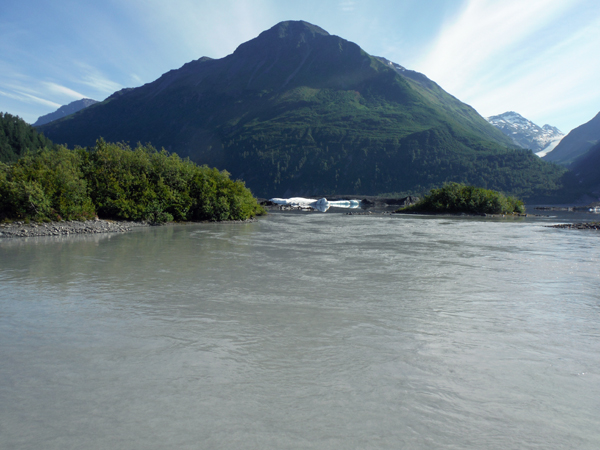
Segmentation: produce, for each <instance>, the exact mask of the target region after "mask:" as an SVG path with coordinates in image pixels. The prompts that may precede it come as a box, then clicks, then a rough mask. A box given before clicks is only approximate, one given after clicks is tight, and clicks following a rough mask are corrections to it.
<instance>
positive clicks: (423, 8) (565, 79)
mask: <svg viewBox="0 0 600 450" xmlns="http://www.w3.org/2000/svg"><path fill="white" fill-rule="evenodd" d="M282 20H306V21H308V22H311V23H313V24H315V25H319V26H320V27H322V28H324V29H325V30H327V31H328V32H330V33H331V34H335V35H338V36H341V37H343V38H345V39H348V40H350V41H353V42H356V43H357V44H358V45H360V46H361V47H362V48H363V49H364V50H366V51H367V52H368V53H370V54H372V55H377V56H384V57H386V58H387V59H390V60H392V61H394V62H396V63H398V64H401V65H403V66H405V67H407V68H409V69H413V70H417V71H419V72H422V73H424V74H425V75H427V76H428V77H429V78H431V79H432V80H434V81H436V82H437V83H438V84H440V85H441V86H442V87H443V88H444V89H445V90H446V91H448V92H449V93H451V94H452V95H454V96H455V97H457V98H459V99H460V100H462V101H464V102H465V103H468V104H470V105H471V106H473V107H474V108H475V109H477V111H479V113H480V114H481V115H483V116H489V115H494V114H499V113H502V112H505V111H510V110H512V111H516V112H518V113H520V114H522V115H523V116H525V117H527V118H528V119H530V120H532V121H534V122H535V123H537V124H538V125H540V126H541V125H543V124H546V123H549V124H551V125H554V126H557V127H558V128H560V129H561V130H562V131H563V132H565V133H566V132H568V131H570V130H571V129H572V128H574V127H576V126H578V125H580V124H582V123H584V122H587V121H588V120H590V119H591V118H592V117H594V116H595V115H596V114H597V113H598V112H599V111H600V82H599V80H600V58H599V57H598V54H599V52H600V2H599V1H598V0H527V1H525V0H502V1H500V0H420V1H418V0H396V1H391V0H370V1H362V0H331V1H329V0H304V1H302V2H300V1H293V2H292V1H286V2H283V1H281V0H220V1H218V2H217V1H206V0H170V1H164V0H120V1H113V0H102V1H95V0H88V1H81V0H77V1H75V0H54V1H52V2H49V1H46V0H44V1H42V0H18V1H15V0H2V2H1V3H0V111H4V112H9V113H11V114H14V115H19V116H20V117H22V118H23V119H25V120H26V121H28V122H30V123H31V122H34V121H35V120H36V119H37V117H38V116H40V115H43V114H47V113H49V112H52V111H54V110H56V109H57V108H58V107H59V106H60V105H64V104H67V103H70V102H71V101H73V100H77V99H79V98H83V97H89V98H93V99H96V100H103V99H105V98H106V97H107V96H109V95H110V94H112V93H113V92H114V91H116V90H118V89H121V88H123V87H136V86H140V85H142V84H144V83H148V82H150V81H153V80H155V79H156V78H158V77H159V76H160V75H162V74H163V73H165V72H167V71H169V70H171V69H176V68H179V67H181V66H182V65H183V64H185V63H186V62H189V61H191V60H194V59H198V58H200V57H202V56H210V57H212V58H221V57H224V56H226V55H228V54H230V53H231V52H233V51H234V50H235V48H236V47H237V46H238V45H239V44H241V43H242V42H245V41H247V40H249V39H252V38H254V37H256V36H257V35H258V34H259V33H260V32H261V31H263V30H265V29H268V28H270V27H271V26H273V25H275V24H276V23H278V22H280V21H282Z"/></svg>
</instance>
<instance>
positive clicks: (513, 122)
mask: <svg viewBox="0 0 600 450" xmlns="http://www.w3.org/2000/svg"><path fill="white" fill-rule="evenodd" d="M487 121H488V122H489V123H491V124H492V125H494V126H495V127H496V128H498V129H499V130H501V131H502V132H503V133H504V134H505V135H507V136H508V137H510V138H511V139H512V141H513V143H514V144H515V145H517V146H519V147H521V148H524V149H529V150H531V151H532V152H533V153H535V154H537V155H538V156H540V157H542V156H545V155H546V154H547V153H548V152H551V151H552V150H553V149H554V148H555V147H556V146H557V145H558V143H559V142H560V141H561V139H562V138H563V137H564V136H565V135H564V134H563V133H562V132H561V131H560V130H559V129H558V128H556V127H553V126H550V125H544V126H543V127H541V128H540V127H539V126H538V125H536V124H535V123H533V122H532V121H531V120H527V119H526V118H525V117H523V116H522V115H520V114H518V113H516V112H514V111H509V112H505V113H503V114H499V115H497V116H491V117H488V118H487Z"/></svg>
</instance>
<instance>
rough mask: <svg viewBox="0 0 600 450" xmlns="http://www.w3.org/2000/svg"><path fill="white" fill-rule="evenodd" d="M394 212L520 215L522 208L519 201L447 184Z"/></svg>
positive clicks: (494, 192) (484, 191) (486, 191)
mask: <svg viewBox="0 0 600 450" xmlns="http://www.w3.org/2000/svg"><path fill="white" fill-rule="evenodd" d="M396 212H399V213H407V212H424V213H437V214H442V213H467V214H523V213H524V212H525V206H524V205H523V202H522V201H521V200H518V199H516V198H514V197H506V196H505V195H504V194H502V193H501V192H497V191H492V190H490V189H483V188H478V187H475V186H466V185H464V184H460V183H449V184H447V185H445V186H444V187H442V188H440V189H432V190H431V192H430V193H429V194H428V195H426V196H425V197H424V198H423V199H422V200H420V201H419V202H417V203H415V204H414V205H410V206H407V207H405V208H400V209H398V210H397V211H396Z"/></svg>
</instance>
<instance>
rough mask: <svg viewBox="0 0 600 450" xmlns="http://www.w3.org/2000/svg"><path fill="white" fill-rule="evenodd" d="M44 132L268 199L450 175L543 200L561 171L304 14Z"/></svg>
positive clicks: (396, 188)
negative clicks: (234, 182)
mask: <svg viewBox="0 0 600 450" xmlns="http://www.w3.org/2000/svg"><path fill="white" fill-rule="evenodd" d="M40 130H41V131H42V132H43V133H44V134H45V135H46V136H48V137H49V138H50V139H52V140H53V141H55V142H61V143H68V144H69V145H72V146H73V145H81V146H90V145H93V144H94V142H95V141H96V139H98V138H99V137H103V138H104V139H105V140H108V141H128V142H130V143H132V144H135V143H136V142H142V143H148V142H151V143H152V144H153V145H155V146H157V147H159V148H160V147H164V148H166V149H167V150H169V151H172V152H177V153H178V154H179V155H180V156H183V157H186V156H187V157H190V159H192V160H193V161H194V162H197V163H201V164H208V165H211V166H216V167H218V168H220V169H227V171H229V172H230V173H231V174H232V176H233V177H235V178H241V179H243V180H245V181H246V184H247V186H248V187H250V188H251V189H252V191H253V192H254V193H255V195H259V196H267V197H269V196H272V197H274V196H278V197H281V196H293V195H307V194H309V195H314V194H325V195H326V194H335V193H339V194H354V193H356V194H365V195H368V194H382V193H393V192H395V193H411V192H412V193H416V192H425V191H427V190H428V189H430V188H431V187H436V186H441V185H442V184H444V183H445V182H451V181H457V182H465V183H469V184H474V185H477V186H481V187H487V188H491V189H497V190H502V191H504V192H507V193H511V194H516V195H520V196H523V197H530V198H531V197H543V196H551V195H554V194H555V193H556V192H559V191H560V189H561V188H562V176H563V174H564V172H565V170H563V169H561V168H559V167H557V166H555V165H551V164H547V163H545V162H544V161H542V160H541V159H540V158H538V157H536V156H535V155H533V154H532V153H531V152H526V151H523V150H521V149H517V147H516V145H515V144H514V143H513V142H512V141H511V139H509V138H508V137H507V136H505V135H504V134H503V133H502V132H501V131H500V130H498V129H497V128H495V127H493V126H492V125H490V124H489V123H488V122H487V121H486V120H485V119H484V118H482V117H481V116H480V115H479V114H478V113H477V112H476V111H475V110H474V109H473V108H471V107H470V106H468V105H466V104H464V103H462V102H461V101H459V100H458V99H456V98H455V97H453V96H452V95H450V94H448V93H447V92H445V91H444V90H443V89H441V88H440V86H438V85H437V84H436V83H435V82H433V81H432V80H430V79H428V78H427V77H426V76H425V75H423V74H420V73H418V72H414V71H410V70H406V69H405V68H403V67H402V66H400V65H398V64H395V63H393V62H390V61H388V60H385V59H384V58H378V57H373V56H371V55H369V54H367V53H366V52H365V51H364V50H362V49H361V48H360V47H359V46H358V45H356V44H354V43H352V42H349V41H346V40H344V39H342V38H340V37H338V36H332V35H330V34H329V33H327V32H326V31H325V30H323V29H322V28H319V27H317V26H315V25H312V24H309V23H307V22H302V21H298V22H296V21H290V22H282V23H279V24H277V25H276V26H274V27H272V28H271V29H269V30H267V31H264V32H263V33H261V34H260V35H259V36H258V37H257V38H255V39H252V40H251V41H248V42H246V43H243V44H241V45H240V46H239V47H238V48H237V49H236V50H235V52H234V53H233V54H231V55H229V56H226V57H224V58H222V59H211V58H207V57H203V58H200V59H198V60H196V61H192V62H190V63H187V64H185V65H184V66H183V67H181V68H180V69H177V70H171V71H170V72H167V73H165V74H164V75H163V76H161V77H160V78H159V79H157V80H156V81H154V82H152V83H148V84H146V85H144V86H141V87H139V88H134V89H127V90H122V91H119V92H118V93H115V94H113V95H112V96H110V97H109V98H107V99H106V100H105V101H104V102H101V103H99V104H96V105H94V106H93V107H91V108H86V109H84V110H82V111H79V112H78V113H77V114H75V115H72V116H69V117H67V118H64V119H60V120H57V121H54V122H52V123H50V124H47V125H43V126H41V127H40Z"/></svg>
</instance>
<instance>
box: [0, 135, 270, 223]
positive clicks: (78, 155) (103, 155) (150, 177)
mask: <svg viewBox="0 0 600 450" xmlns="http://www.w3.org/2000/svg"><path fill="white" fill-rule="evenodd" d="M264 213H265V211H264V209H263V208H262V207H261V206H260V205H259V204H258V203H257V201H256V199H255V198H254V197H253V196H252V193H251V192H250V191H249V190H248V189H247V188H246V187H245V185H244V183H243V182H242V181H239V180H237V181H234V180H231V179H230V177H229V174H228V173H227V172H226V171H219V170H217V169H210V168H208V167H207V166H198V165H196V164H194V163H193V162H191V161H190V160H188V159H181V158H180V157H179V156H177V155H176V154H169V153H168V152H166V151H165V150H162V151H157V150H156V149H155V148H154V147H152V146H151V145H146V146H142V145H140V144H138V146H137V147H135V148H134V149H131V148H130V147H129V146H128V145H125V144H118V143H116V144H115V143H107V142H105V141H104V140H102V139H100V140H98V141H97V143H96V145H95V146H94V147H91V148H87V149H83V148H76V149H74V150H71V149H68V148H66V147H64V146H58V147H57V148H56V149H51V148H48V147H45V148H41V149H38V150H36V151H31V152H28V153H26V154H25V155H24V156H22V157H21V158H20V159H19V160H18V161H16V162H14V163H9V164H6V163H0V220H2V219H9V220H35V221H49V220H85V219H91V218H94V217H96V216H100V217H102V218H111V219H119V220H136V221H137V220H143V221H148V222H153V223H162V222H167V221H173V220H175V221H203V220H209V221H221V220H245V219H248V218H251V217H254V216H256V215H260V214H264Z"/></svg>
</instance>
